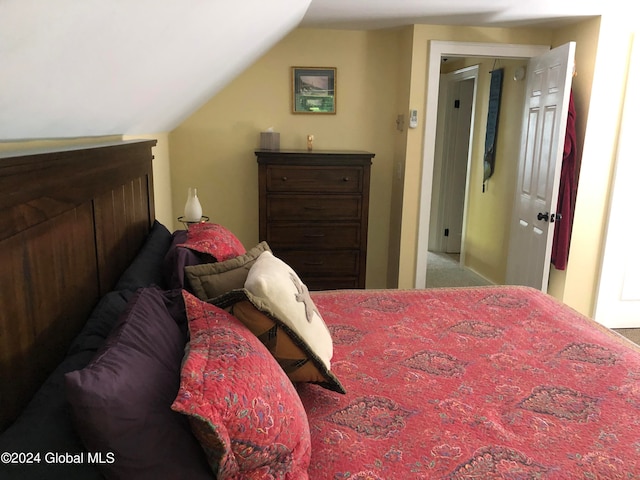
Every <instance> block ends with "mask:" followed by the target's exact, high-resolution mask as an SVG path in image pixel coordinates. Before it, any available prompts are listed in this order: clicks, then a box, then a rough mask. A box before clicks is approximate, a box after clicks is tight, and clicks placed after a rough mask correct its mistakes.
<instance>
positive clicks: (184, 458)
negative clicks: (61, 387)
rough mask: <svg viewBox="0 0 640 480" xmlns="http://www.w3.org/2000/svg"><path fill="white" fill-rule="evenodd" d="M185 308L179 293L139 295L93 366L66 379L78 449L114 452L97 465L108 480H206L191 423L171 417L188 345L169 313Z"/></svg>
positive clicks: (154, 291)
mask: <svg viewBox="0 0 640 480" xmlns="http://www.w3.org/2000/svg"><path fill="white" fill-rule="evenodd" d="M183 308H184V302H183V299H182V294H181V291H172V292H164V291H162V290H159V289H156V288H145V289H140V290H138V291H137V292H136V294H135V295H134V297H133V298H132V299H131V301H130V302H129V303H128V304H127V307H126V309H125V310H124V312H123V313H122V315H121V317H120V319H119V320H118V322H117V323H116V326H115V327H114V329H113V330H112V332H111V333H110V335H109V336H108V337H107V340H106V342H105V344H104V346H103V347H102V348H101V349H100V350H99V351H98V354H97V355H96V356H95V357H94V359H93V360H92V361H91V363H89V364H88V365H87V366H86V367H85V368H83V369H82V370H76V371H73V372H70V373H67V374H66V375H65V387H66V392H67V399H68V401H69V404H70V406H71V415H72V418H73V420H74V424H75V427H76V431H77V432H78V434H79V436H80V438H81V439H82V442H83V444H84V445H85V447H86V448H87V450H88V451H90V452H102V453H103V454H106V453H108V452H111V453H113V456H114V460H115V461H114V462H113V463H108V462H107V463H102V464H99V465H97V466H98V467H99V468H100V470H101V471H102V473H103V474H104V475H105V476H106V477H107V478H130V479H150V480H151V479H158V478H197V479H203V480H204V479H207V478H208V479H210V478H211V470H210V469H209V466H208V464H207V461H206V457H205V455H204V452H203V451H202V448H201V447H200V444H199V443H198V441H197V439H196V438H195V436H194V435H193V433H192V431H191V429H190V425H189V422H188V421H187V420H186V419H185V418H184V417H183V416H182V415H180V414H178V413H176V412H174V411H172V410H171V404H172V403H173V400H174V399H175V397H176V395H177V393H178V388H179V385H180V366H181V361H182V358H183V356H184V346H185V344H186V331H185V332H183V331H181V328H180V326H179V325H178V323H176V320H175V319H174V317H173V316H172V315H171V312H179V311H180V310H182V309H183ZM178 320H182V321H184V322H186V316H185V318H183V319H178Z"/></svg>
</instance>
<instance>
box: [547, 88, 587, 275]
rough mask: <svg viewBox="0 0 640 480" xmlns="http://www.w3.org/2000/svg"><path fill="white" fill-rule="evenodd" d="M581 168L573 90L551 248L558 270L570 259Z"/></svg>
mask: <svg viewBox="0 0 640 480" xmlns="http://www.w3.org/2000/svg"><path fill="white" fill-rule="evenodd" d="M579 168H580V166H579V165H578V159H577V152H576V111H575V107H574V104H573V91H571V92H570V93H569V114H568V116H567V133H566V134H565V138H564V153H563V155H562V170H561V172H560V189H559V191H558V208H557V213H559V214H560V215H562V217H561V219H560V220H559V221H556V228H555V230H554V233H553V246H552V248H551V263H553V265H555V267H556V268H557V269H558V270H565V269H566V268H567V260H568V259H569V244H570V243H571V229H572V227H573V214H574V211H575V205H576V194H577V191H578V173H579Z"/></svg>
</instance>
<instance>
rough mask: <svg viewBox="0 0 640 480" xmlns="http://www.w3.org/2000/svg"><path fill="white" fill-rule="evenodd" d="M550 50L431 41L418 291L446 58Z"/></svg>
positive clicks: (422, 281) (532, 54) (535, 53)
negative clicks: (442, 66)
mask: <svg viewBox="0 0 640 480" xmlns="http://www.w3.org/2000/svg"><path fill="white" fill-rule="evenodd" d="M548 50H549V46H541V45H511V44H486V43H465V42H441V41H431V42H430V46H429V61H428V72H429V73H428V80H427V94H426V106H425V133H424V140H423V141H424V144H423V152H424V154H423V161H422V164H423V168H422V181H421V189H420V212H419V219H418V251H417V252H416V254H417V256H416V270H415V278H416V285H415V286H416V288H425V286H426V276H427V268H428V266H427V263H428V245H429V235H430V230H431V229H430V219H431V200H432V195H433V187H434V183H433V180H434V179H433V174H434V166H435V146H436V130H437V129H433V128H430V127H431V126H432V125H437V117H438V110H437V108H438V103H439V102H438V97H439V90H440V65H441V62H442V58H443V57H473V56H479V57H491V58H501V57H502V58H521V59H528V58H531V57H535V56H538V55H541V54H542V53H545V52H547V51H548Z"/></svg>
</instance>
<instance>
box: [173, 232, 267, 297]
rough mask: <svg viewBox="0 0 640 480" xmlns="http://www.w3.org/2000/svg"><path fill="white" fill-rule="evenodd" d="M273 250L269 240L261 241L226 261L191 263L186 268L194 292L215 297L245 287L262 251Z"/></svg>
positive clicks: (185, 271)
mask: <svg viewBox="0 0 640 480" xmlns="http://www.w3.org/2000/svg"><path fill="white" fill-rule="evenodd" d="M266 251H269V252H270V251H271V249H270V248H269V245H267V242H260V243H259V244H258V245H256V246H255V247H253V248H252V249H251V250H249V251H248V252H246V253H245V254H243V255H239V256H237V257H234V258H232V259H229V260H226V261H224V262H216V263H205V264H202V265H191V266H188V267H185V268H184V273H185V276H186V277H187V280H188V281H189V285H190V286H191V290H192V292H193V294H194V295H195V296H196V297H198V298H199V299H200V300H208V299H210V298H215V297H217V296H219V295H222V294H223V293H226V292H228V291H230V290H234V289H239V288H243V287H244V282H245V280H246V279H247V275H248V274H249V269H250V268H251V266H252V265H253V264H254V262H255V261H256V260H257V258H258V257H259V256H260V254H261V253H263V252H266Z"/></svg>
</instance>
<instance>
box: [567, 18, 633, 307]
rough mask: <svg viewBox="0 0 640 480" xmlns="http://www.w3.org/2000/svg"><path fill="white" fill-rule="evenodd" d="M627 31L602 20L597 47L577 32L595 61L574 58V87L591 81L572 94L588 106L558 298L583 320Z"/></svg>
mask: <svg viewBox="0 0 640 480" xmlns="http://www.w3.org/2000/svg"><path fill="white" fill-rule="evenodd" d="M631 20H632V19H631V18H630V19H629V21H631ZM631 28H636V27H635V26H629V25H625V22H624V21H622V20H621V19H619V18H613V17H604V16H603V17H602V19H601V22H600V31H599V37H598V42H597V47H596V43H595V42H594V40H593V38H592V37H591V34H592V32H594V31H595V27H594V26H592V27H591V29H589V30H586V31H584V32H579V34H580V38H581V39H582V44H584V45H589V46H591V48H592V49H593V51H594V52H595V57H594V59H592V58H591V57H588V56H587V57H586V58H585V57H579V58H578V60H576V69H577V73H578V75H577V77H576V79H575V83H576V85H577V86H578V85H580V83H579V82H582V81H583V77H584V76H587V77H589V73H590V70H591V69H593V70H592V71H593V80H592V85H591V89H590V92H591V94H590V96H586V95H585V93H586V91H587V89H586V88H585V89H584V91H582V89H581V90H578V94H579V95H582V96H584V98H581V99H580V100H581V102H582V101H584V100H586V101H587V103H585V104H584V105H583V108H585V105H588V112H583V113H582V116H581V120H582V121H583V122H584V123H583V128H584V146H583V153H582V166H581V169H580V182H579V185H578V197H577V201H576V212H575V218H574V222H573V232H572V237H571V250H570V253H569V263H568V266H567V270H566V272H565V282H564V289H563V294H562V297H561V299H562V300H563V301H564V302H565V303H567V304H568V305H571V306H572V307H574V308H575V309H576V310H578V311H580V312H582V313H585V314H587V315H589V316H592V315H593V309H594V305H595V299H596V294H597V289H598V279H599V276H600V266H601V262H602V252H603V245H604V235H605V226H606V224H607V213H608V208H609V198H610V194H611V192H610V187H611V178H612V172H613V169H614V165H615V156H616V149H617V141H618V135H619V131H620V120H621V116H622V105H623V98H624V93H625V82H626V77H627V69H628V64H629V53H630V49H631V39H632V30H631ZM577 35H578V33H576V36H577ZM576 108H577V106H576ZM585 109H586V108H585ZM633 215H635V212H634V211H633V210H632V211H631V212H630V218H633Z"/></svg>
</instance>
